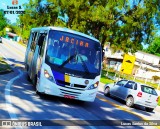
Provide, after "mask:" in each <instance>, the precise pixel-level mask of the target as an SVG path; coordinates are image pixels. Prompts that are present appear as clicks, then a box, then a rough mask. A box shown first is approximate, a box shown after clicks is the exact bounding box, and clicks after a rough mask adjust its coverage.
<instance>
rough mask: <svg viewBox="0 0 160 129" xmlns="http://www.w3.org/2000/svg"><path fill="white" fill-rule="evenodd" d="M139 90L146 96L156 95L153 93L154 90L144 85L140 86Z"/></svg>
mask: <svg viewBox="0 0 160 129" xmlns="http://www.w3.org/2000/svg"><path fill="white" fill-rule="evenodd" d="M141 89H142V91H143V92H145V93H148V94H152V95H156V96H157V95H158V94H157V92H156V91H155V89H154V88H152V87H149V86H146V85H141Z"/></svg>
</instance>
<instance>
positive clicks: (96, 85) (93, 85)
mask: <svg viewBox="0 0 160 129" xmlns="http://www.w3.org/2000/svg"><path fill="white" fill-rule="evenodd" d="M98 84H99V81H97V82H96V83H94V84H92V85H91V86H90V87H89V88H88V90H92V89H95V88H97V87H98Z"/></svg>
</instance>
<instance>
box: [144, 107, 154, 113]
mask: <svg viewBox="0 0 160 129" xmlns="http://www.w3.org/2000/svg"><path fill="white" fill-rule="evenodd" d="M145 109H146V111H147V112H152V111H153V110H154V109H153V108H148V107H146V108H145Z"/></svg>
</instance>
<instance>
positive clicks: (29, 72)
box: [28, 32, 38, 79]
mask: <svg viewBox="0 0 160 129" xmlns="http://www.w3.org/2000/svg"><path fill="white" fill-rule="evenodd" d="M37 38H38V32H35V33H34V36H33V38H32V42H31V46H30V49H29V52H28V67H29V68H28V74H29V76H30V78H31V79H32V62H33V61H32V60H33V55H34V52H35V49H36V44H37Z"/></svg>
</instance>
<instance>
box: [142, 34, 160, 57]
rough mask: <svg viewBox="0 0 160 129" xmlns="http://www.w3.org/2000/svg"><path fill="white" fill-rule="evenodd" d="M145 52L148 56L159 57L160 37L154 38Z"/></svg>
mask: <svg viewBox="0 0 160 129" xmlns="http://www.w3.org/2000/svg"><path fill="white" fill-rule="evenodd" d="M145 51H146V52H148V53H150V54H154V55H157V56H160V36H157V37H155V38H154V40H153V42H152V43H151V44H150V45H149V47H148V48H147V49H146V50H145Z"/></svg>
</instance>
